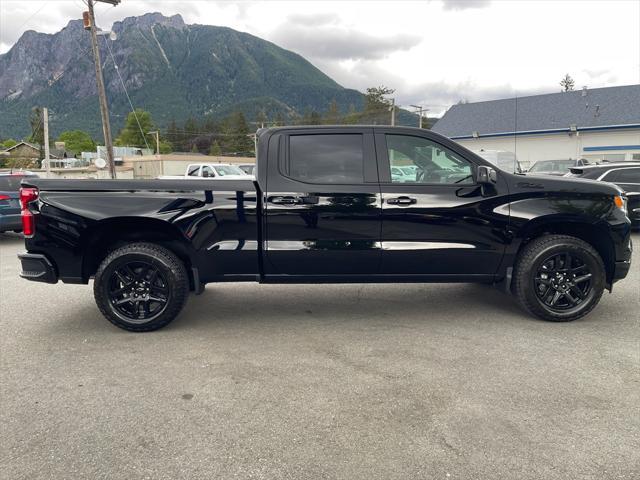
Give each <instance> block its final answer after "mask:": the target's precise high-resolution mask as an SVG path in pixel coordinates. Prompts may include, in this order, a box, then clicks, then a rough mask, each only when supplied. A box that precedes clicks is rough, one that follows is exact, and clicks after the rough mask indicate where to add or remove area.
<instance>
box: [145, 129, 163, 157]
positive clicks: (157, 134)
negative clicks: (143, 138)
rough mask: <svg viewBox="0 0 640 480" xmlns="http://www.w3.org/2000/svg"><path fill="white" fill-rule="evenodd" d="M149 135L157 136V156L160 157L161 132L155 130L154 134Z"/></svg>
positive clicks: (148, 133)
mask: <svg viewBox="0 0 640 480" xmlns="http://www.w3.org/2000/svg"><path fill="white" fill-rule="evenodd" d="M147 135H155V136H156V155H160V132H159V131H158V130H154V131H153V132H147Z"/></svg>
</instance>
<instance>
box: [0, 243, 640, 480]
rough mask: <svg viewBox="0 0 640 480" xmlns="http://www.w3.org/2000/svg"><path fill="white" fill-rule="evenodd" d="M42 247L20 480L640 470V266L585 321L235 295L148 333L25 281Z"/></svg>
mask: <svg viewBox="0 0 640 480" xmlns="http://www.w3.org/2000/svg"><path fill="white" fill-rule="evenodd" d="M634 241H635V243H636V245H638V244H640V235H638V234H636V235H635V236H634ZM22 248H23V244H22V240H21V238H20V237H19V236H17V235H13V234H11V235H0V255H1V256H0V262H1V265H0V302H1V309H0V316H1V321H0V322H1V323H0V329H1V331H0V342H1V343H0V352H1V353H0V354H1V359H0V360H1V385H0V387H1V391H0V395H1V397H0V399H1V405H0V416H1V422H2V423H1V431H0V444H1V451H0V478H3V479H5V478H6V479H11V480H14V479H49V478H50V479H70V478H74V479H75V478H83V479H84V478H92V479H103V478H104V479H138V478H152V479H182V478H188V479H191V478H202V479H205V478H206V479H211V478H221V479H228V478H266V479H279V478H291V479H303V478H314V479H315V478H341V479H356V478H357V479H360V478H363V479H373V478H376V479H377V478H380V479H396V478H397V479H412V478H424V479H440V478H441V479H456V478H457V479H475V478H492V479H498V478H504V479H515V478H517V479H529V478H530V479H542V478H544V479H578V478H579V479H592V478H593V479H609V478H611V479H614V478H615V479H623V478H626V479H631V478H638V474H639V472H640V453H639V452H640V407H639V405H640V262H638V261H637V259H636V262H635V264H634V265H633V267H632V271H631V274H630V277H628V278H627V279H626V280H625V281H623V282H621V283H618V284H617V285H616V287H615V289H614V292H613V294H611V295H609V294H605V296H604V297H603V300H602V302H601V304H600V306H599V307H598V308H597V309H596V311H595V312H594V313H592V314H591V315H590V316H588V317H587V318H585V319H582V320H579V321H576V322H573V323H564V324H554V323H546V322H542V321H538V320H535V319H532V318H530V317H528V316H527V315H525V314H524V313H523V312H521V311H520V309H519V308H518V307H517V305H516V304H515V303H514V301H513V300H511V299H510V298H509V297H507V296H505V295H503V294H502V293H500V292H499V291H497V290H495V289H493V288H491V287H486V286H480V285H415V284H411V285H346V286H345V285H322V286H309V285H291V286H278V285H264V286H258V285H254V284H225V285H209V286H207V289H206V291H205V293H204V294H203V295H201V296H200V297H191V298H190V300H189V303H188V305H187V308H186V310H185V311H184V312H183V314H182V315H181V316H180V317H179V318H178V319H177V320H176V321H175V322H174V323H173V324H171V325H170V326H169V327H167V328H165V329H163V330H161V331H158V332H154V333H147V334H132V333H127V332H125V331H122V330H119V329H117V328H116V327H114V326H112V325H111V324H110V323H108V322H107V321H106V320H105V319H103V318H102V316H101V315H100V313H99V312H98V309H97V308H96V307H95V304H94V302H93V296H92V291H91V289H90V288H88V287H87V286H74V285H62V284H59V285H44V284H37V283H32V282H27V281H24V280H21V279H20V278H18V270H19V266H18V262H17V259H16V257H15V255H16V253H17V252H19V251H20V250H22Z"/></svg>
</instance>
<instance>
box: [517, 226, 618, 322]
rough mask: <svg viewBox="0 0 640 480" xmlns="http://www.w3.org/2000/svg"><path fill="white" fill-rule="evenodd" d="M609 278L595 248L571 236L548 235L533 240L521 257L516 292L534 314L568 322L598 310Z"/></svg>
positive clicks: (545, 318)
mask: <svg viewBox="0 0 640 480" xmlns="http://www.w3.org/2000/svg"><path fill="white" fill-rule="evenodd" d="M605 277H606V276H605V268H604V264H603V262H602V258H600V255H599V254H598V252H597V251H596V250H595V249H594V248H593V247H592V246H591V245H589V244H588V243H586V242H584V241H583V240H580V239H579V238H575V237H571V236H568V235H545V236H543V237H540V238H536V239H534V240H532V241H531V243H529V244H528V245H526V246H525V247H524V249H523V251H522V252H521V254H520V256H519V257H518V260H517V262H516V268H515V274H514V293H515V295H516V297H517V298H518V301H519V302H520V304H521V305H522V307H524V309H525V310H527V311H528V312H530V313H532V314H533V315H536V316H538V317H540V318H542V319H544V320H550V321H554V322H568V321H571V320H576V319H578V318H581V317H583V316H585V315H587V314H588V313H589V312H590V311H591V310H593V309H594V308H595V306H596V305H597V304H598V302H599V301H600V297H602V292H603V291H604V287H605V282H606V278H605Z"/></svg>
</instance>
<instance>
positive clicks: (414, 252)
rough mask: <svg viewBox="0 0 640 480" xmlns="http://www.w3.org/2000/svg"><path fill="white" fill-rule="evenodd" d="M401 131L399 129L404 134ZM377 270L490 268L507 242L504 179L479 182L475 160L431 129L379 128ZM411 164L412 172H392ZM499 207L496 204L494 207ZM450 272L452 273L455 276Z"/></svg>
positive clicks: (453, 272)
mask: <svg viewBox="0 0 640 480" xmlns="http://www.w3.org/2000/svg"><path fill="white" fill-rule="evenodd" d="M403 132H404V133H403ZM375 137H376V151H377V153H378V160H379V174H380V181H381V192H382V234H381V242H382V243H381V246H382V262H381V273H382V274H394V275H412V276H413V275H416V276H420V275H424V276H442V278H443V279H446V276H447V275H450V276H452V277H455V276H468V275H486V276H488V277H490V276H491V275H493V274H494V273H495V272H496V271H497V269H498V266H499V264H500V261H501V259H502V256H503V253H504V249H505V243H506V241H505V230H506V227H507V225H508V220H509V217H508V209H506V207H501V206H502V205H504V203H506V198H505V195H507V193H508V192H507V186H506V182H505V181H504V180H502V181H501V180H500V178H498V183H497V184H496V185H495V186H494V185H491V186H489V185H479V184H477V183H476V177H475V172H476V168H477V166H478V165H477V164H476V163H474V162H477V159H476V160H473V159H472V158H465V156H464V154H463V153H461V152H463V151H464V150H462V149H460V148H459V146H458V147H457V148H456V144H455V143H453V142H451V141H447V142H446V143H447V145H443V144H442V143H441V142H442V141H443V140H446V139H442V138H441V137H439V136H435V135H432V134H430V133H429V132H424V133H423V132H415V133H414V132H408V131H398V130H385V129H376V135H375ZM394 167H403V168H404V169H405V170H406V169H407V168H406V167H408V168H410V169H415V175H413V176H412V177H409V178H408V177H406V176H405V177H403V178H400V179H399V178H398V177H394V176H392V175H391V169H392V168H394ZM498 207H501V208H498ZM452 279H455V278H452Z"/></svg>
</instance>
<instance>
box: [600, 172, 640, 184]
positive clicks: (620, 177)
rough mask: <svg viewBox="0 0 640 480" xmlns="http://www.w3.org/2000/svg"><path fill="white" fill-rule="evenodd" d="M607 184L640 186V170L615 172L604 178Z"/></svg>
mask: <svg viewBox="0 0 640 480" xmlns="http://www.w3.org/2000/svg"><path fill="white" fill-rule="evenodd" d="M603 180H604V181H605V182H617V183H637V184H639V185H640V168H624V169H621V170H613V171H611V172H609V173H607V175H605V177H604V178H603Z"/></svg>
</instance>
